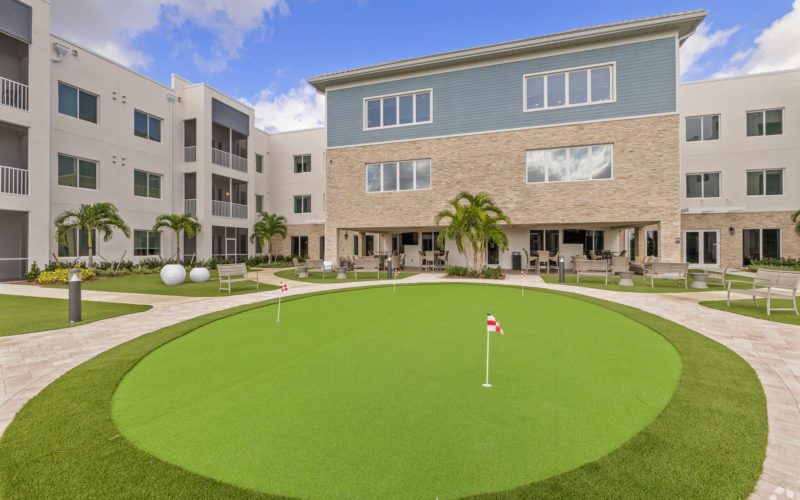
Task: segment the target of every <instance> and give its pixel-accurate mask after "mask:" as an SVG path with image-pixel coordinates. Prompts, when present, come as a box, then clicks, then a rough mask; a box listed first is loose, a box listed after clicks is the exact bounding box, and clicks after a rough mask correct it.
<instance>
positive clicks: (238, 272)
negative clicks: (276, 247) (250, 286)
mask: <svg viewBox="0 0 800 500" xmlns="http://www.w3.org/2000/svg"><path fill="white" fill-rule="evenodd" d="M217 272H218V273H219V291H220V292H221V291H222V284H223V283H224V284H227V285H228V293H231V283H236V282H239V281H244V287H245V288H247V282H248V281H255V282H256V290H258V271H256V276H255V277H252V276H248V275H247V265H245V264H218V265H217ZM234 276H241V277H240V278H235V277H234Z"/></svg>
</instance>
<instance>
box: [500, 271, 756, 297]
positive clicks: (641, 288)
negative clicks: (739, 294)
mask: <svg viewBox="0 0 800 500" xmlns="http://www.w3.org/2000/svg"><path fill="white" fill-rule="evenodd" d="M541 276H542V279H543V280H544V281H545V283H558V274H557V273H556V274H542V275H541ZM726 277H727V279H734V280H740V281H750V282H752V281H753V278H748V277H744V276H735V275H732V274H727V275H726ZM512 279H513V276H512ZM516 279H519V276H517V278H516ZM564 283H565V284H566V285H573V286H584V287H588V288H602V289H604V290H614V291H615V292H638V293H680V292H713V291H723V290H726V289H725V288H723V287H721V286H718V285H708V289H707V290H700V289H696V288H689V289H686V288H684V286H683V281H681V284H680V286H678V282H677V281H674V280H665V279H658V278H657V279H656V280H655V283H654V284H655V286H654V287H651V286H650V281H649V280H648V281H647V285H645V284H644V280H643V278H642V276H641V275H635V276H634V277H633V284H634V286H619V285H617V283H619V277H617V276H615V277H614V280H613V284H612V280H611V279H609V280H608V285H606V283H605V278H599V277H596V276H590V277H588V278H581V282H580V283H577V276H575V275H574V274H572V275H569V274H568V275H566V276H564ZM691 283H692V278H691V277H690V278H689V284H691ZM733 286H734V288H750V286H751V285H747V284H745V283H734V284H733Z"/></svg>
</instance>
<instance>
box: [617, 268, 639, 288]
mask: <svg viewBox="0 0 800 500" xmlns="http://www.w3.org/2000/svg"><path fill="white" fill-rule="evenodd" d="M634 274H635V273H634V272H633V271H620V272H619V283H617V284H618V285H619V286H633V275H634Z"/></svg>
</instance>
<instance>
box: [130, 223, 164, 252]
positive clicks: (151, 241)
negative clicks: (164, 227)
mask: <svg viewBox="0 0 800 500" xmlns="http://www.w3.org/2000/svg"><path fill="white" fill-rule="evenodd" d="M133 255H137V256H145V255H161V233H160V232H158V231H150V230H148V229H142V230H139V229H134V231H133Z"/></svg>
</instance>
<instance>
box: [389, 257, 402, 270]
mask: <svg viewBox="0 0 800 500" xmlns="http://www.w3.org/2000/svg"><path fill="white" fill-rule="evenodd" d="M391 258H392V271H394V270H395V269H400V256H399V255H392V257H391Z"/></svg>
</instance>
